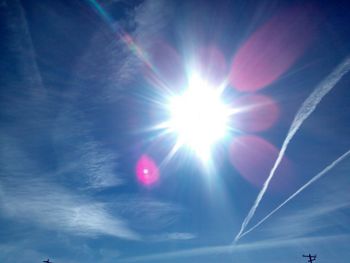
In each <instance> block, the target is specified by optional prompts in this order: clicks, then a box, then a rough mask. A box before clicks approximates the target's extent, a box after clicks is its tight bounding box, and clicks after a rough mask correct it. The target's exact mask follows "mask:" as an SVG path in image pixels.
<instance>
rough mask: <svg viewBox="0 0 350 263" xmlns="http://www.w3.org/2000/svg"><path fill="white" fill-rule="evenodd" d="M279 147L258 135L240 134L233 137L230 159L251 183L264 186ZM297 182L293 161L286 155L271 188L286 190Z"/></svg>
mask: <svg viewBox="0 0 350 263" xmlns="http://www.w3.org/2000/svg"><path fill="white" fill-rule="evenodd" d="M277 155H278V149H277V148H276V147H275V146H274V145H272V144H271V143H269V142H268V141H266V140H264V139H263V138H261V137H258V136H252V135H249V136H240V137H237V138H235V139H233V141H232V143H231V146H230V161H231V163H232V165H233V166H234V167H235V168H236V169H237V171H238V172H239V173H240V174H241V175H242V176H243V178H244V179H246V180H247V181H248V182H250V183H251V184H253V185H255V186H256V187H259V188H260V187H262V185H263V183H264V182H265V181H266V179H267V177H268V175H269V172H270V170H271V168H272V166H273V164H274V162H275V161H276V159H277ZM294 183H295V177H294V172H293V167H292V164H291V162H290V161H289V160H288V159H287V157H284V158H283V159H282V162H281V164H280V165H279V167H278V169H277V171H276V176H275V177H274V179H273V180H272V181H271V184H270V189H272V190H273V191H275V192H281V191H285V190H286V189H289V188H290V187H291V186H292V185H294Z"/></svg>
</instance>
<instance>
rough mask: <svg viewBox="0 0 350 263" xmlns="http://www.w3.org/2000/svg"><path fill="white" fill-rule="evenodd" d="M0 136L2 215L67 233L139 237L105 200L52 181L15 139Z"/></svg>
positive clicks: (0, 206) (0, 207) (0, 199)
mask: <svg viewBox="0 0 350 263" xmlns="http://www.w3.org/2000/svg"><path fill="white" fill-rule="evenodd" d="M1 139H2V140H1V145H2V147H1V151H0V157H1V158H0V160H1V161H0V164H1V170H0V196H1V198H0V209H1V214H2V215H3V216H4V217H6V218H12V219H15V220H17V221H19V222H26V223H32V224H35V225H37V226H43V227H45V228H47V229H50V230H53V231H65V232H67V233H70V234H78V235H87V236H95V235H111V236H115V237H119V238H125V239H138V238H139V236H138V235H137V234H136V233H135V232H134V231H132V230H131V229H130V228H129V227H128V226H127V223H126V222H125V221H123V220H122V219H120V218H118V217H117V216H114V215H112V213H111V211H110V210H109V209H108V207H107V206H106V204H104V203H102V202H96V201H93V200H91V199H90V198H88V197H86V196H83V195H79V194H78V193H74V192H72V191H69V190H67V189H65V188H64V187H62V186H60V185H59V184H57V183H55V181H54V179H52V178H51V176H50V174H48V173H44V171H43V168H42V167H40V165H38V164H37V162H36V161H33V160H31V159H29V158H28V157H27V153H26V152H25V151H23V150H22V149H21V147H19V146H18V145H17V144H18V141H17V140H16V139H14V138H10V137H7V136H5V135H4V134H2V136H1ZM11 141H12V143H10V142H11Z"/></svg>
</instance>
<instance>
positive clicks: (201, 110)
mask: <svg viewBox="0 0 350 263" xmlns="http://www.w3.org/2000/svg"><path fill="white" fill-rule="evenodd" d="M220 95H221V92H220V89H219V88H215V87H211V86H210V85H209V83H208V82H207V81H205V80H203V79H201V78H200V77H198V76H193V77H192V78H191V79H190V82H189V86H188V89H187V90H186V91H185V93H184V94H182V96H177V97H173V98H172V99H171V101H170V106H169V107H170V114H171V118H170V120H169V122H168V129H169V130H170V131H171V132H175V133H176V134H177V136H178V142H177V145H187V146H189V147H190V148H191V149H192V150H193V151H194V152H195V153H196V154H197V155H198V156H199V157H200V158H201V159H202V160H203V161H206V160H208V158H209V157H210V151H211V148H212V146H213V144H214V143H215V142H216V141H218V140H219V139H220V138H222V137H223V136H224V135H225V134H226V131H227V127H228V123H227V122H228V117H229V108H228V106H227V105H225V104H224V103H223V102H222V101H221V99H220Z"/></svg>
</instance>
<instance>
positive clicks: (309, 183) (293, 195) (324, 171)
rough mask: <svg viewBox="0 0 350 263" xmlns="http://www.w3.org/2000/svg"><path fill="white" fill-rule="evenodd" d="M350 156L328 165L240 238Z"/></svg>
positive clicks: (344, 156)
mask: <svg viewBox="0 0 350 263" xmlns="http://www.w3.org/2000/svg"><path fill="white" fill-rule="evenodd" d="M348 155H350V150H348V151H347V152H346V153H344V154H343V155H342V156H340V157H339V158H338V159H336V160H335V161H333V162H332V163H331V164H330V165H328V166H327V167H326V168H325V169H323V170H322V171H321V172H319V173H318V174H317V175H315V176H314V177H313V178H312V179H311V180H310V181H308V182H307V183H306V184H304V185H303V186H302V187H300V188H299V189H298V190H297V191H296V192H295V193H294V194H292V195H291V196H290V197H288V198H287V199H286V200H285V201H284V202H283V203H282V204H280V205H279V206H277V207H276V208H275V209H274V210H272V211H271V212H270V213H269V214H268V215H267V216H265V217H264V218H263V219H261V220H260V221H259V222H258V223H256V224H255V225H254V226H253V227H251V228H250V229H248V230H247V231H245V232H244V233H242V234H241V235H240V238H241V237H243V236H245V235H247V234H248V233H249V232H251V231H253V230H254V229H255V228H257V227H258V226H260V225H261V224H262V223H264V222H265V221H266V220H267V219H269V218H270V217H271V216H272V215H273V214H274V213H276V212H277V211H278V210H280V209H281V208H282V207H283V206H284V205H285V204H287V203H288V202H289V201H290V200H292V199H293V198H294V197H296V196H297V195H298V194H300V193H301V192H302V191H304V189H305V188H307V187H309V186H310V185H311V184H313V183H314V182H316V181H317V180H318V179H320V178H321V177H322V176H324V175H325V174H326V173H327V172H329V171H330V170H331V169H332V168H333V167H334V166H336V165H337V164H338V163H339V162H341V161H342V160H344V159H345V158H346V157H348Z"/></svg>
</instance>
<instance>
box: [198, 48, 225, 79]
mask: <svg viewBox="0 0 350 263" xmlns="http://www.w3.org/2000/svg"><path fill="white" fill-rule="evenodd" d="M195 56H196V58H195V64H196V65H195V67H196V69H197V70H198V71H199V72H200V74H201V75H202V76H205V78H206V79H207V80H208V81H210V82H211V84H212V85H220V84H221V83H223V82H224V80H225V78H226V76H227V63H226V60H225V56H224V54H223V53H222V52H221V51H220V49H219V48H217V47H216V46H215V45H214V44H212V45H209V46H207V47H202V48H200V49H199V51H198V53H197V54H196V55H195Z"/></svg>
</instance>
